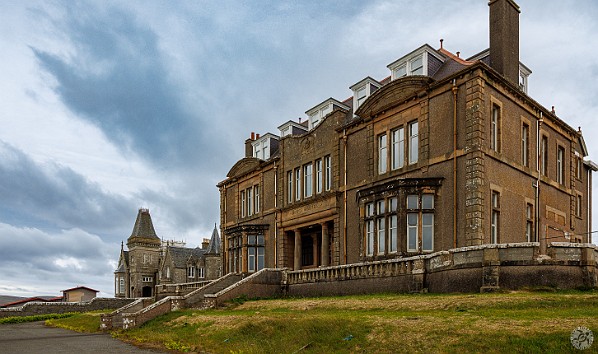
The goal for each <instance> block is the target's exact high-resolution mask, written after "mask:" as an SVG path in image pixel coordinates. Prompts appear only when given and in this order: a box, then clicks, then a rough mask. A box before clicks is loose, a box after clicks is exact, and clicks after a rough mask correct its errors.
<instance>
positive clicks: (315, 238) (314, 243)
mask: <svg viewBox="0 0 598 354" xmlns="http://www.w3.org/2000/svg"><path fill="white" fill-rule="evenodd" d="M311 244H312V247H311V248H312V252H313V257H312V258H311V259H312V265H313V266H315V267H317V266H318V261H319V260H320V258H319V257H318V235H317V234H312V235H311Z"/></svg>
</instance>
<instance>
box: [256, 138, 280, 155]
mask: <svg viewBox="0 0 598 354" xmlns="http://www.w3.org/2000/svg"><path fill="white" fill-rule="evenodd" d="M278 140H279V137H278V136H276V135H274V134H271V133H266V134H265V135H264V136H262V137H260V136H259V135H257V136H256V138H255V140H254V141H253V142H252V143H251V146H252V148H253V154H252V156H253V157H255V158H258V159H260V160H268V159H269V158H270V156H272V154H273V153H274V152H275V151H276V150H278Z"/></svg>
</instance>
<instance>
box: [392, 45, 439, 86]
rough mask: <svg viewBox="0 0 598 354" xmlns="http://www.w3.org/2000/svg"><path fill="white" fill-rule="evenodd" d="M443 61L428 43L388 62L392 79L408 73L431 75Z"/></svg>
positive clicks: (408, 74)
mask: <svg viewBox="0 0 598 354" xmlns="http://www.w3.org/2000/svg"><path fill="white" fill-rule="evenodd" d="M443 62H444V58H443V57H442V55H440V54H439V53H438V52H437V51H436V50H435V49H434V48H432V47H430V46H429V45H428V44H424V45H423V46H421V47H419V48H417V49H416V50H414V51H413V52H411V53H409V54H407V55H405V56H403V57H401V58H399V59H397V60H395V61H394V62H392V63H390V64H388V66H387V68H388V69H389V70H390V75H391V79H392V80H396V79H400V78H402V77H404V76H410V75H424V76H432V75H434V73H435V72H436V70H438V68H439V67H440V65H441V64H442V63H443Z"/></svg>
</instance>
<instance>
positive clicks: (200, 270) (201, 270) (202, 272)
mask: <svg viewBox="0 0 598 354" xmlns="http://www.w3.org/2000/svg"><path fill="white" fill-rule="evenodd" d="M205 276H206V275H205V270H204V268H203V267H197V277H198V278H205Z"/></svg>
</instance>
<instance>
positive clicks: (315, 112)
mask: <svg viewBox="0 0 598 354" xmlns="http://www.w3.org/2000/svg"><path fill="white" fill-rule="evenodd" d="M336 108H342V109H345V110H348V109H349V107H347V106H346V105H344V104H342V103H341V102H339V101H337V100H335V99H334V98H329V99H327V100H326V101H324V102H322V103H320V104H319V105H317V106H315V107H314V108H312V109H310V110H308V111H307V112H305V114H307V116H308V129H309V130H312V129H313V128H315V127H317V126H318V124H320V123H322V120H324V118H326V116H327V115H328V114H330V113H332V111H334V109H336Z"/></svg>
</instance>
